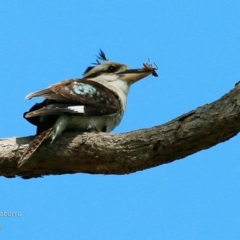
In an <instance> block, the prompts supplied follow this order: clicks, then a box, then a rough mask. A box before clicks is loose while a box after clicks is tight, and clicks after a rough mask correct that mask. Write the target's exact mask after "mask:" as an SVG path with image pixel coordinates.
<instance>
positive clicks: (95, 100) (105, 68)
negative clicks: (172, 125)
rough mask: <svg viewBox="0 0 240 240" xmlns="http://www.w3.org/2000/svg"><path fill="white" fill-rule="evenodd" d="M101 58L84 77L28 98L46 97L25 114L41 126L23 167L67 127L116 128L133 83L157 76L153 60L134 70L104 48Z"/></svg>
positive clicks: (97, 129)
mask: <svg viewBox="0 0 240 240" xmlns="http://www.w3.org/2000/svg"><path fill="white" fill-rule="evenodd" d="M97 57H98V59H97V63H96V64H95V66H91V67H88V68H87V69H86V71H85V72H84V74H83V78H75V79H69V80H65V81H62V82H59V83H56V84H54V85H52V86H50V87H48V88H47V89H44V90H41V91H38V92H34V93H30V94H29V95H27V97H26V99H31V98H33V97H43V98H45V100H44V101H43V102H41V103H37V104H35V105H34V106H33V107H32V108H31V109H30V110H29V111H28V112H25V113H24V118H25V119H27V120H28V121H29V122H30V123H32V124H34V125H36V126H37V133H36V137H35V138H34V140H33V141H32V142H31V143H30V145H29V146H28V148H27V149H26V150H25V152H24V153H23V155H22V156H21V158H20V160H19V162H18V163H19V166H21V165H22V164H23V163H25V162H26V160H27V159H28V158H29V157H30V156H31V155H32V154H33V153H34V151H35V150H36V149H37V148H38V147H39V146H40V145H41V143H42V142H43V141H44V140H45V139H47V138H50V139H51V142H53V141H54V139H55V138H56V137H58V136H59V135H60V134H61V133H62V132H63V131H65V130H68V131H79V132H110V131H112V130H113V129H114V128H115V127H116V126H117V125H118V124H119V123H120V121H121V119H122V117H123V114H124V112H125V109H126V103H127V95H128V91H129V88H130V86H131V85H132V84H133V83H135V82H136V81H138V80H140V79H142V78H144V77H146V76H148V75H150V74H152V75H153V76H155V77H157V73H156V71H155V70H156V68H153V67H152V65H151V64H150V63H146V64H143V67H142V68H140V69H130V68H129V67H128V66H127V65H125V64H121V63H116V62H111V61H108V59H107V58H106V56H105V54H104V52H103V51H101V50H100V54H99V56H97ZM100 61H101V62H100Z"/></svg>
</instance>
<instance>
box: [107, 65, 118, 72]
mask: <svg viewBox="0 0 240 240" xmlns="http://www.w3.org/2000/svg"><path fill="white" fill-rule="evenodd" d="M114 71H116V67H115V66H110V67H109V68H108V72H114Z"/></svg>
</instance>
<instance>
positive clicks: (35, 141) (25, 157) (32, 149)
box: [18, 128, 52, 167]
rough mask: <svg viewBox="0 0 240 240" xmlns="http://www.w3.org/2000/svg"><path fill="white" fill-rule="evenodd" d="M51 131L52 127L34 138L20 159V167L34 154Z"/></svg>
mask: <svg viewBox="0 0 240 240" xmlns="http://www.w3.org/2000/svg"><path fill="white" fill-rule="evenodd" d="M51 131H52V128H48V129H47V130H45V131H43V132H41V133H40V134H39V135H37V136H36V137H35V138H34V139H33V141H32V142H31V143H30V144H29V146H28V148H27V149H26V150H25V152H24V153H23V155H22V156H21V158H20V159H19V160H18V167H21V166H22V165H23V164H24V163H25V162H26V161H27V160H28V159H29V158H30V157H31V156H32V154H33V153H34V152H35V151H36V150H37V149H38V147H39V146H40V145H41V143H42V142H43V141H44V140H45V139H46V138H47V137H48V136H49V135H50V133H51Z"/></svg>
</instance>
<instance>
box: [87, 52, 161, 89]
mask: <svg viewBox="0 0 240 240" xmlns="http://www.w3.org/2000/svg"><path fill="white" fill-rule="evenodd" d="M156 70H157V68H155V67H152V65H151V64H150V63H149V62H148V63H144V64H143V67H142V68H139V69H131V68H130V67H128V66H127V65H125V64H122V63H117V62H112V61H109V60H108V59H107V58H106V55H105V54H104V52H103V51H102V50H100V54H99V55H98V56H97V62H96V63H95V66H90V67H88V68H87V69H86V70H85V72H84V74H83V78H87V79H91V80H94V81H99V82H100V83H103V81H104V82H108V83H110V84H111V85H115V82H116V84H117V82H119V81H123V82H125V84H126V83H127V85H128V86H130V85H131V84H132V83H135V82H137V81H138V80H140V79H142V78H144V77H146V76H148V75H150V74H152V75H153V76H155V77H157V76H158V75H157V73H156Z"/></svg>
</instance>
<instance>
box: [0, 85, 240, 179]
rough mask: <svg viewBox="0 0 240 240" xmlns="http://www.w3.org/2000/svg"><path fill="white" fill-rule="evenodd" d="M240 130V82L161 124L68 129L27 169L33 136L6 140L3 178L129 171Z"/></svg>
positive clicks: (0, 167)
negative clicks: (117, 130) (125, 129)
mask: <svg viewBox="0 0 240 240" xmlns="http://www.w3.org/2000/svg"><path fill="white" fill-rule="evenodd" d="M239 131H240V84H236V86H235V88H234V89H233V90H231V91H230V92H229V93H227V94H226V95H224V96H223V97H222V98H220V99H219V100H217V101H215V102H213V103H211V104H206V105H204V106H202V107H199V108H197V109H196V110H194V111H190V112H189V113H187V114H184V115H182V116H180V117H178V118H176V119H174V120H172V121H170V122H168V123H166V124H163V125H161V126H157V127H153V128H149V129H142V130H138V131H134V132H129V133H124V134H116V135H111V134H107V133H100V134H94V133H84V134H80V135H78V134H77V133H64V134H63V135H62V137H60V138H59V139H57V140H56V141H55V142H54V143H53V144H50V143H49V142H45V143H44V144H43V145H42V146H41V147H40V149H39V150H37V151H36V153H34V155H33V156H32V158H30V159H29V161H28V162H27V163H26V164H24V165H23V166H22V167H21V168H18V167H17V160H18V158H19V157H20V156H21V154H22V153H23V151H24V149H25V148H26V147H27V145H28V144H29V142H30V141H31V140H32V139H33V137H24V138H10V139H0V176H5V177H15V176H21V177H23V178H32V177H39V176H43V175H50V174H52V175H54V174H65V173H80V172H82V173H98V174H128V173H133V172H136V171H139V170H144V169H148V168H152V167H155V166H159V165H161V164H165V163H169V162H172V161H175V160H177V159H181V158H184V157H186V156H188V155H190V154H193V153H195V152H198V151H200V150H203V149H207V148H210V147H212V146H214V145H216V144H218V143H220V142H224V141H226V140H228V139H229V138H231V137H233V136H235V135H236V134H237V133H238V132H239Z"/></svg>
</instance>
